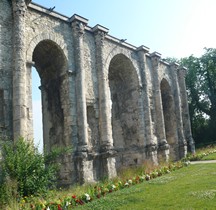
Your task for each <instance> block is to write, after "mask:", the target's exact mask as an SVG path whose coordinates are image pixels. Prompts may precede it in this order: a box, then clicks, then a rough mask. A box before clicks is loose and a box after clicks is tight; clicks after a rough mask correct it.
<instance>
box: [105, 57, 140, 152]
mask: <svg viewBox="0 0 216 210" xmlns="http://www.w3.org/2000/svg"><path fill="white" fill-rule="evenodd" d="M109 86H110V93H111V100H112V128H113V140H114V146H115V147H116V148H117V149H118V148H119V149H123V148H130V147H131V146H132V145H134V146H135V145H138V144H139V135H138V128H139V126H138V125H139V122H138V121H139V116H138V115H139V113H138V98H139V93H138V77H137V75H136V70H135V68H134V66H133V65H132V63H131V61H130V60H129V59H128V58H127V57H126V56H124V55H122V54H119V55H116V56H115V57H114V58H113V59H112V60H111V63H110V66H109Z"/></svg>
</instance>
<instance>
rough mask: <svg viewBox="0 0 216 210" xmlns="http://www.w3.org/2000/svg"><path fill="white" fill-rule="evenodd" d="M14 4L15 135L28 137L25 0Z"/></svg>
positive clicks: (17, 0) (15, 137) (13, 1)
mask: <svg viewBox="0 0 216 210" xmlns="http://www.w3.org/2000/svg"><path fill="white" fill-rule="evenodd" d="M12 6H13V19H14V22H13V53H14V59H13V65H14V67H13V136H14V139H17V138H18V137H19V136H22V137H25V138H26V137H27V136H28V130H27V115H28V110H27V105H26V50H25V49H26V47H25V34H26V33H25V14H26V10H27V5H26V2H25V0H16V1H15V0H12Z"/></svg>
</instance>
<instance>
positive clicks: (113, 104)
mask: <svg viewBox="0 0 216 210" xmlns="http://www.w3.org/2000/svg"><path fill="white" fill-rule="evenodd" d="M9 2H10V1H8V0H2V1H1V2H0V6H1V7H0V8H5V9H4V10H2V11H0V17H2V18H0V74H1V82H0V98H4V100H1V101H4V103H1V104H0V115H1V113H4V117H2V116H0V123H1V122H4V126H5V127H0V129H2V131H1V132H3V130H4V132H5V131H6V132H7V134H8V135H13V136H14V138H16V137H17V136H18V135H23V136H24V137H26V138H28V139H31V138H32V137H33V130H32V125H33V120H32V119H33V118H32V84H31V81H32V78H31V71H32V66H34V67H35V68H36V70H37V72H38V74H39V76H40V78H41V87H40V89H41V95H42V112H43V138H44V145H45V147H46V148H47V149H48V150H50V149H52V147H54V146H57V147H61V146H63V147H65V146H72V147H73V152H72V154H69V155H63V157H62V158H61V159H60V160H59V162H60V163H61V171H60V179H61V180H60V182H61V184H66V185H67V184H71V183H75V182H81V183H82V182H93V181H96V180H98V179H100V178H102V177H104V176H106V177H113V176H115V175H116V173H117V172H118V170H119V169H120V168H122V167H125V166H130V165H139V164H142V163H143V162H144V161H145V160H147V159H148V160H151V161H152V162H153V163H154V164H158V162H159V161H164V160H169V159H174V160H176V159H179V158H181V157H183V156H184V155H185V154H186V153H187V144H189V145H190V146H191V148H192V149H193V146H194V145H193V139H192V136H191V130H190V124H189V115H188V107H187V96H186V90H185V83H184V70H183V69H179V67H178V65H177V64H168V63H165V62H162V61H161V55H160V54H159V53H156V52H155V53H149V49H148V48H147V47H145V46H140V47H138V48H137V47H135V46H133V45H130V44H129V43H126V42H125V41H124V40H119V39H117V38H115V37H112V36H110V35H109V34H108V29H107V28H105V27H103V26H100V25H96V26H95V27H93V28H91V27H89V26H88V20H87V19H85V18H83V17H80V16H78V15H73V16H72V17H71V18H68V17H65V16H64V15H61V14H58V13H56V12H53V11H51V10H49V9H46V8H43V7H41V6H39V5H36V4H33V3H31V4H28V2H26V1H24V0H19V1H16V2H15V1H14V2H13V1H12V2H13V4H12V3H9ZM5 34H7V36H5ZM12 93H13V94H12ZM12 101H13V102H12ZM12 110H13V115H12Z"/></svg>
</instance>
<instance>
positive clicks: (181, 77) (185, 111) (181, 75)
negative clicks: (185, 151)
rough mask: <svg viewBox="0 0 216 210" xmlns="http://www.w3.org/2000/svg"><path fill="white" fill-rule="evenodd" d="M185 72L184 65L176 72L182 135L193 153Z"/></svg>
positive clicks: (193, 146) (193, 145) (193, 144)
mask: <svg viewBox="0 0 216 210" xmlns="http://www.w3.org/2000/svg"><path fill="white" fill-rule="evenodd" d="M186 73H187V69H186V68H184V67H181V68H178V71H177V74H178V81H179V89H180V94H181V101H182V121H183V129H184V135H185V138H186V141H187V144H188V146H189V148H190V151H191V152H192V153H195V143H194V140H193V137H192V133H191V124H190V115H189V108H188V98H187V92H186V85H185V77H186Z"/></svg>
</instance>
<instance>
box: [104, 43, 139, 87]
mask: <svg viewBox="0 0 216 210" xmlns="http://www.w3.org/2000/svg"><path fill="white" fill-rule="evenodd" d="M117 55H124V56H125V57H126V58H128V59H129V60H130V62H131V65H132V66H133V68H134V72H135V73H136V76H137V78H138V82H139V85H140V86H142V82H141V77H140V74H139V64H138V63H137V62H136V60H135V59H133V58H132V55H131V52H130V51H127V50H126V49H124V48H118V47H116V46H115V47H114V48H113V49H112V50H111V51H110V53H107V57H106V59H105V66H106V68H105V69H106V70H107V75H108V74H109V67H110V63H111V61H112V60H113V58H115V57H116V56H117Z"/></svg>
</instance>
